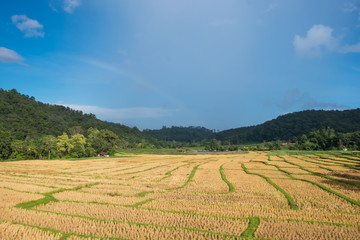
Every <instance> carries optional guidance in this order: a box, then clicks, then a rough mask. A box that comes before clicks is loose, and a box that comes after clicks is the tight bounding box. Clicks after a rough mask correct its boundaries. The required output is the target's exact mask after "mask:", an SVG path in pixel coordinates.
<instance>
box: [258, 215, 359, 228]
mask: <svg viewBox="0 0 360 240" xmlns="http://www.w3.org/2000/svg"><path fill="white" fill-rule="evenodd" d="M260 219H263V220H270V221H282V222H298V223H311V224H321V225H328V226H338V227H358V228H360V224H349V223H334V222H320V221H313V220H300V219H291V218H286V219H282V218H269V217H260Z"/></svg>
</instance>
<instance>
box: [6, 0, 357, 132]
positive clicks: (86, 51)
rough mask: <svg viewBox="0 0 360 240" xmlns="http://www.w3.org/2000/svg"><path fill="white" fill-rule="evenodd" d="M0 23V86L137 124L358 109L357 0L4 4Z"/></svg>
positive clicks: (44, 0) (41, 0)
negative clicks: (302, 111)
mask: <svg viewBox="0 0 360 240" xmlns="http://www.w3.org/2000/svg"><path fill="white" fill-rule="evenodd" d="M0 24H1V28H0V87H2V88H3V89H7V90H9V89H13V88H15V89H17V90H18V91H19V92H21V93H23V94H27V95H30V96H34V97H35V98H36V99H37V100H38V101H42V102H46V103H51V104H62V105H66V106H70V107H72V108H74V109H77V110H82V111H84V112H92V113H94V114H95V115H96V116H97V117H98V118H100V119H102V120H108V121H113V122H120V123H123V124H126V125H128V126H137V127H139V128H140V129H144V128H152V129H154V128H161V127H162V126H164V125H165V126H172V125H175V126H204V127H207V128H210V129H217V130H224V129H229V128H236V127H241V126H249V125H255V124H259V123H262V122H264V121H267V120H270V119H273V118H275V117H277V116H279V115H282V114H285V113H289V112H294V111H301V110H305V109H339V110H343V109H353V108H359V107H360V0H343V1H339V0H317V1H313V0H196V1H194V0H103V1H100V0H37V1H28V0H11V1H4V0H3V1H1V2H0Z"/></svg>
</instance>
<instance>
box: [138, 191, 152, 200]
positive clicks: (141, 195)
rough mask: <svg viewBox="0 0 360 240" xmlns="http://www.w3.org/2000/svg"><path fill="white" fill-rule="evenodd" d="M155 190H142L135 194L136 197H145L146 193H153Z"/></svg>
mask: <svg viewBox="0 0 360 240" xmlns="http://www.w3.org/2000/svg"><path fill="white" fill-rule="evenodd" d="M153 192H154V191H143V192H140V193H137V194H135V196H134V197H139V198H143V197H145V196H146V194H149V193H153Z"/></svg>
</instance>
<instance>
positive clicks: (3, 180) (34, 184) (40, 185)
mask: <svg viewBox="0 0 360 240" xmlns="http://www.w3.org/2000/svg"><path fill="white" fill-rule="evenodd" d="M15 180H16V179H15ZM2 182H4V183H6V182H9V183H19V184H28V185H33V186H38V187H46V188H53V189H55V188H57V187H55V186H48V185H43V184H36V183H29V182H21V181H14V180H11V179H2Z"/></svg>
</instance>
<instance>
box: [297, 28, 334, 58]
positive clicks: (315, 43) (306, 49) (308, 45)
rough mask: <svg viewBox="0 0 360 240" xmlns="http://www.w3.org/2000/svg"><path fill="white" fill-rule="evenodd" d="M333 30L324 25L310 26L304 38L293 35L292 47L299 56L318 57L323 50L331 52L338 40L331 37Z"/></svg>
mask: <svg viewBox="0 0 360 240" xmlns="http://www.w3.org/2000/svg"><path fill="white" fill-rule="evenodd" d="M332 32H333V29H332V28H330V27H327V26H324V25H321V24H320V25H314V26H312V27H311V28H310V29H309V30H308V32H307V34H306V36H305V37H301V36H299V35H295V37H294V41H293V44H294V47H295V49H296V52H297V53H298V54H299V55H303V56H308V57H320V56H321V55H322V52H323V51H324V50H333V49H335V48H336V46H337V45H338V42H339V39H338V38H335V37H334V36H333V35H332Z"/></svg>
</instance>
